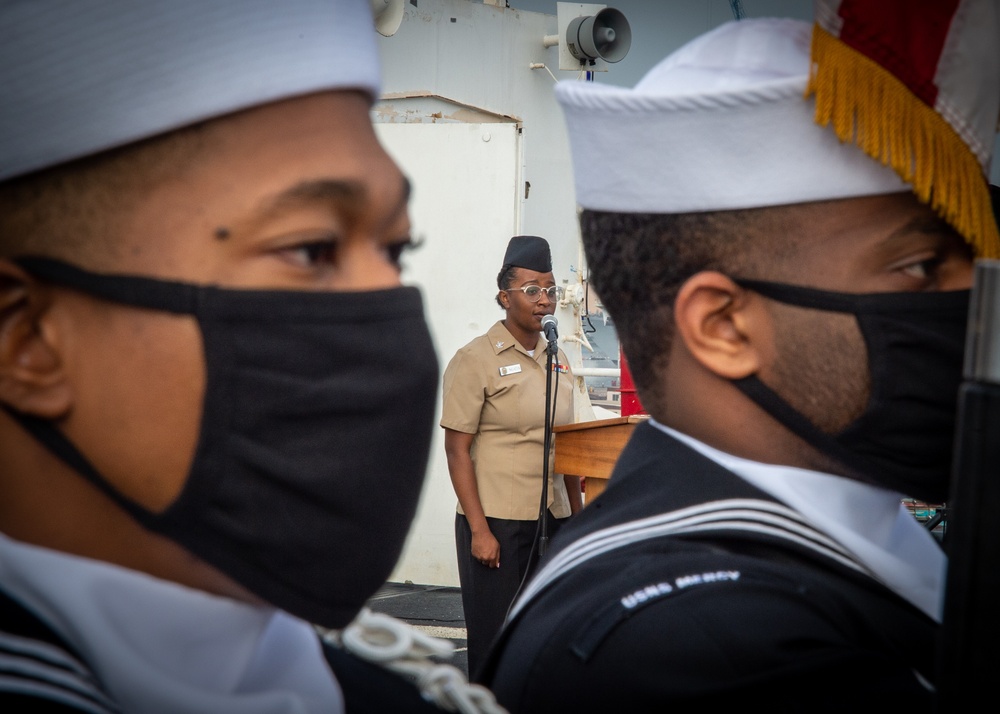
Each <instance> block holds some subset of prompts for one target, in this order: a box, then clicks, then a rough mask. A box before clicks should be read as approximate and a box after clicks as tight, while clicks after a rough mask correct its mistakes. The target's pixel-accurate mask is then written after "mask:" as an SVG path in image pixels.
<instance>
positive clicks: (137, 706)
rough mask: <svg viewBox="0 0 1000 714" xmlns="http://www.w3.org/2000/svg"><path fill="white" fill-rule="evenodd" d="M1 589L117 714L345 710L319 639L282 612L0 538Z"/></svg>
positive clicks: (304, 713) (305, 625) (263, 713)
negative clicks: (72, 656) (87, 674)
mask: <svg viewBox="0 0 1000 714" xmlns="http://www.w3.org/2000/svg"><path fill="white" fill-rule="evenodd" d="M95 527H99V526H95ZM0 585H2V587H3V589H4V590H5V591H7V592H8V593H9V594H10V595H11V596H13V597H14V598H16V599H18V600H20V601H21V602H22V603H23V604H25V605H26V606H27V607H28V608H29V609H31V610H33V611H34V612H35V613H37V614H38V615H39V616H41V617H42V619H43V620H45V621H46V622H47V623H48V624H49V625H50V626H51V627H52V628H53V629H54V630H56V631H57V632H58V633H59V634H60V635H61V636H62V637H63V638H64V639H65V640H66V641H67V642H69V643H70V644H71V645H73V647H75V648H76V649H77V650H78V651H79V652H80V654H81V656H82V657H83V658H84V660H86V662H87V664H88V665H89V666H90V667H91V668H92V669H93V670H94V672H95V673H96V674H97V676H98V678H99V679H100V681H101V682H102V684H103V685H104V686H105V688H106V689H107V691H108V692H109V694H110V696H111V698H112V699H113V700H115V702H116V703H117V704H118V705H119V706H120V707H121V709H122V711H125V712H143V714H160V713H162V714H185V713H187V712H198V713H199V714H203V713H206V712H211V714H230V713H232V714H272V713H274V714H277V713H279V712H280V713H282V714H285V713H289V712H292V713H295V714H312V713H313V712H328V713H329V712H333V713H339V712H343V710H344V704H343V695H342V693H341V691H340V686H339V685H338V684H337V681H336V679H335V678H334V676H333V674H332V672H331V671H330V669H329V667H328V666H327V664H326V661H325V659H324V657H323V653H322V650H321V647H320V644H319V641H318V638H317V636H316V632H315V630H314V629H313V627H312V626H311V625H309V624H308V623H306V622H303V621H302V620H298V619H296V618H293V617H291V616H290V615H288V614H287V613H284V612H281V611H280V610H275V609H273V608H269V607H257V606H253V605H249V604H246V603H242V602H238V601H236V600H231V599H229V598H224V597H217V596H214V595H209V594H207V593H204V592H202V591H200V590H194V589H191V588H186V587H184V586H181V585H177V584H175V583H171V582H167V581H164V580H159V579H157V578H153V577H151V576H148V575H145V574H143V573H139V572H136V571H132V570H128V569H125V568H121V567H118V566H115V565H110V564H108V563H103V562H100V561H95V560H89V559H86V558H79V557H76V556H71V555H67V554H65V553H60V552H57V551H53V550H49V549H46V548H39V547H36V546H32V545H27V544H25V543H21V542H18V541H15V540H12V539H10V538H7V537H5V536H3V535H2V534H0Z"/></svg>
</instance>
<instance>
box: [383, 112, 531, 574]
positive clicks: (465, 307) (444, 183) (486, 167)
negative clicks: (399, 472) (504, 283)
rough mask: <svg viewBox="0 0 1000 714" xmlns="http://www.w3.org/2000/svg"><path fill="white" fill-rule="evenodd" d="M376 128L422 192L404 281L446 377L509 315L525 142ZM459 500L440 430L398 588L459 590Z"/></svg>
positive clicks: (465, 132) (487, 130)
mask: <svg viewBox="0 0 1000 714" xmlns="http://www.w3.org/2000/svg"><path fill="white" fill-rule="evenodd" d="M375 127H376V131H377V133H378V135H379V138H380V139H381V140H382V142H383V144H384V145H385V147H386V150H387V151H388V152H389V154H390V155H392V157H393V158H394V159H395V160H396V162H397V163H398V164H399V165H400V167H401V168H402V170H403V172H404V173H405V174H406V176H407V177H408V178H409V179H410V181H411V183H412V184H413V193H412V197H411V201H410V216H411V219H412V222H413V235H414V237H416V238H418V239H422V240H423V241H424V245H423V247H422V248H420V249H419V250H417V251H415V252H413V253H411V254H408V255H407V256H406V257H405V258H404V266H405V267H404V272H403V280H404V282H406V283H408V284H413V285H417V286H419V287H420V288H422V289H423V292H424V301H425V306H426V310H427V318H428V321H429V323H430V326H431V331H432V333H433V335H434V340H435V344H436V346H437V350H438V358H439V359H440V361H441V369H442V371H443V370H444V367H445V366H446V365H447V363H448V360H449V359H451V357H452V355H453V354H454V353H455V351H456V350H457V349H458V348H459V347H461V346H462V345H464V344H465V343H467V342H469V341H470V340H471V339H473V338H474V337H476V336H478V335H481V334H483V333H484V332H486V330H487V329H488V328H489V327H490V325H492V324H493V323H494V322H496V321H497V320H498V319H500V318H501V317H503V312H502V311H501V309H500V308H499V307H498V306H497V304H496V301H495V299H494V297H495V295H496V292H497V286H496V276H497V273H498V272H499V271H500V265H501V262H502V261H503V254H504V251H505V250H506V247H507V241H509V240H510V237H511V236H513V235H517V234H518V233H519V229H518V228H519V225H520V205H521V198H520V193H521V192H520V190H519V184H520V164H521V152H520V134H519V131H518V127H517V125H516V124H514V123H484V124H455V123H451V124H431V123H424V124H389V123H383V124H376V125H375ZM439 394H440V392H439ZM439 417H440V396H439V399H438V412H437V417H436V418H439ZM435 423H436V422H435ZM388 448H391V445H389V447H388ZM388 497H390V498H391V494H390V495H388ZM456 502H457V501H456V498H455V492H454V491H453V490H452V487H451V480H450V479H449V477H448V467H447V463H446V461H445V456H444V435H443V430H441V429H440V428H437V429H435V433H434V441H433V443H432V445H431V458H430V465H429V467H428V471H427V481H426V483H425V485H424V490H423V496H422V498H421V503H420V507H419V510H418V512H417V517H416V520H415V521H414V523H413V527H412V528H411V531H410V536H409V538H408V540H407V543H406V547H405V549H404V551H403V555H402V558H401V559H400V562H399V563H398V564H397V566H396V570H395V572H394V573H393V574H392V576H391V577H390V580H392V581H394V582H404V581H407V580H409V581H411V582H413V583H419V584H429V585H458V568H457V565H456V562H455V536H454V530H455V528H454V524H455V504H456Z"/></svg>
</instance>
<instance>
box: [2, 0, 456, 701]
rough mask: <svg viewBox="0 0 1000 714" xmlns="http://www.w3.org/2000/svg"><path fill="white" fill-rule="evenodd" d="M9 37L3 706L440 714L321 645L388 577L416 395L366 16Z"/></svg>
mask: <svg viewBox="0 0 1000 714" xmlns="http://www.w3.org/2000/svg"><path fill="white" fill-rule="evenodd" d="M0 27H2V28H3V38H4V39H3V42H2V43H0V86H2V87H3V101H2V102H0V405H2V410H0V709H2V710H3V711H42V710H44V711H86V712H118V711H125V712H148V713H155V712H165V713H166V712H169V713H171V714H177V713H180V712H211V713H212V714H222V713H224V712H239V713H240V714H254V713H262V712H337V711H343V710H345V707H346V709H347V710H350V711H362V710H365V707H372V709H373V710H375V711H410V710H412V711H440V710H439V709H438V708H437V707H435V706H433V705H431V704H430V703H428V702H427V701H425V700H424V699H423V698H422V697H421V696H420V693H419V692H418V691H417V689H416V688H415V687H413V686H412V685H411V684H410V683H408V682H406V681H404V680H403V679H402V678H399V677H397V676H396V675H391V676H384V675H385V673H384V672H383V670H378V669H376V668H375V667H373V666H372V665H369V664H368V663H366V662H364V661H361V660H360V659H356V658H352V657H348V656H347V655H346V653H345V652H343V651H341V650H339V649H337V650H334V649H333V648H331V647H329V646H326V645H325V644H322V643H321V641H320V639H319V637H318V634H317V627H322V628H337V629H339V628H343V627H344V626H345V625H347V624H348V623H349V622H351V621H352V619H353V618H354V617H355V615H356V614H358V612H359V610H361V608H362V606H363V604H364V603H365V602H366V600H367V598H369V597H370V596H371V595H372V594H373V593H374V592H375V590H376V589H377V588H378V587H379V586H380V585H381V584H382V583H383V582H384V581H385V579H386V577H387V576H388V575H389V573H390V570H391V568H392V567H393V566H394V564H395V562H396V559H397V557H398V555H399V553H400V550H401V547H402V543H403V539H404V537H405V535H406V533H407V530H408V528H409V526H410V523H411V520H412V518H413V515H414V512H415V508H416V504H417V499H418V496H419V493H420V489H421V485H422V481H423V476H424V469H425V467H426V463H427V457H428V450H429V443H430V438H431V431H432V428H433V418H434V407H435V399H436V392H437V385H438V365H437V359H436V355H435V351H434V348H433V344H432V341H431V338H430V335H429V332H428V328H427V325H426V324H425V321H424V316H423V307H422V304H421V298H420V294H419V292H418V290H417V289H416V288H413V287H402V286H401V281H400V256H401V254H402V253H403V252H404V251H406V249H407V247H408V246H409V244H410V239H409V237H408V235H409V222H408V212H407V199H408V195H409V186H408V183H407V181H406V179H405V177H404V176H403V175H402V173H401V172H400V170H399V168H398V167H397V166H396V165H395V163H394V162H393V161H392V160H391V159H390V158H389V156H388V155H387V154H386V152H385V151H384V150H383V149H382V147H381V146H380V144H379V143H378V141H377V139H376V136H375V133H374V131H373V127H372V125H371V120H370V117H369V110H370V108H371V106H372V103H373V102H374V101H375V99H376V98H377V97H378V95H379V81H380V80H379V69H378V62H377V48H376V43H375V37H374V30H373V25H372V14H371V9H370V6H369V3H368V2H366V1H365V0H293V1H291V2H287V3H281V4H280V6H278V5H275V4H274V3H271V2H269V1H268V0H251V1H250V2H247V1H246V0H238V1H237V0H220V1H218V2H211V3H204V2H201V1H200V0H164V1H162V2H159V1H158V2H143V3H135V2H126V1H117V2H102V3H76V2H58V1H54V0H43V1H40V2H27V3H24V2H22V3H18V2H13V3H9V2H8V3H3V4H2V6H0ZM328 660H329V662H328ZM332 667H333V668H336V669H337V672H338V674H336V675H335V674H334V671H333V669H332ZM373 672H374V673H377V674H373ZM378 674H381V675H383V676H381V677H379V676H378ZM359 692H360V693H361V695H363V696H365V697H374V695H376V694H377V695H380V696H383V697H386V698H387V699H388V701H389V702H391V703H389V704H386V703H385V700H383V699H380V698H378V697H374V698H371V699H362V700H358V699H357V696H356V695H357V694H358V693H359Z"/></svg>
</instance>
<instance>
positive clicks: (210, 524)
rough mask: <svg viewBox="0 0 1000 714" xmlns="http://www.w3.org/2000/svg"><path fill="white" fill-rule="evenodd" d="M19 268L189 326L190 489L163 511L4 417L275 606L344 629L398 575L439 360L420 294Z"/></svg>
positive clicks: (48, 436) (425, 450)
mask: <svg viewBox="0 0 1000 714" xmlns="http://www.w3.org/2000/svg"><path fill="white" fill-rule="evenodd" d="M18 262H19V263H20V265H21V266H22V267H23V268H24V269H25V270H27V271H28V272H29V273H31V274H33V275H35V276H37V277H39V278H41V279H43V280H47V281H49V282H53V283H57V284H61V285H65V286H68V287H71V288H75V289H78V290H81V291H83V292H86V293H88V294H91V295H94V296H96V297H99V298H103V299H107V300H112V301H115V302H119V303H124V304H127V305H133V306H137V307H144V308H150V309H154V310H164V311H169V312H173V313H178V314H190V315H193V316H195V318H196V319H197V321H198V324H199V327H200V329H201V334H202V339H203V341H204V350H205V362H206V366H207V382H206V389H205V397H204V405H203V410H202V423H201V429H200V434H199V440H198V446H197V449H196V452H195V455H194V460H193V462H192V465H191V468H190V471H189V474H188V477H187V482H186V484H185V486H184V488H183V490H182V492H181V494H180V495H179V496H178V498H177V499H176V500H175V501H174V503H172V504H171V505H170V506H169V507H168V508H167V509H166V510H165V511H163V512H162V513H153V512H151V511H149V510H147V509H145V508H144V507H143V506H141V505H139V504H137V503H135V502H134V501H132V500H131V499H129V498H128V497H126V496H124V495H123V494H121V493H120V492H119V491H118V490H117V489H115V488H114V487H113V486H112V485H111V484H110V483H108V481H107V479H105V478H104V477H102V476H101V475H100V474H99V473H97V471H96V470H95V468H94V467H93V466H92V465H91V464H90V463H89V462H88V461H87V459H86V458H85V457H84V456H83V455H82V454H81V453H80V452H79V451H78V450H77V449H76V448H75V447H74V446H73V444H71V443H70V442H69V441H68V440H67V439H66V437H65V436H64V435H63V434H62V433H61V432H60V431H59V430H57V429H56V428H55V427H54V426H53V425H52V424H51V423H49V422H47V421H44V420H40V419H37V418H34V417H30V416H27V415H24V414H19V413H16V412H12V413H13V415H14V416H15V418H17V419H18V420H19V421H20V422H21V423H22V424H23V425H24V426H25V427H26V428H28V429H29V431H30V432H31V433H32V434H33V435H34V436H35V437H36V438H37V439H39V440H40V441H41V442H42V443H43V444H44V445H45V446H46V447H47V448H48V449H49V450H50V451H52V452H54V453H55V454H57V455H58V456H59V457H60V458H62V459H63V460H64V461H66V462H67V463H68V464H69V465H70V466H72V467H73V468H74V469H75V470H77V471H78V472H80V473H81V474H83V475H84V476H85V477H87V478H88V479H89V480H90V481H91V482H92V483H94V484H95V485H96V486H97V487H99V488H100V489H101V490H102V491H103V492H104V493H106V494H107V495H108V496H110V497H111V498H113V499H114V500H115V501H116V502H117V503H118V504H119V505H120V506H121V507H122V508H124V509H125V510H126V511H128V512H129V513H130V514H131V515H132V516H133V517H134V518H135V519H136V520H137V521H139V522H140V523H141V524H142V525H143V526H145V527H146V528H148V529H149V530H151V531H155V532H156V533H160V534H163V535H165V536H167V537H168V538H170V539H172V540H174V541H176V542H177V543H180V544H181V545H182V546H184V547H185V548H186V549H187V550H189V551H190V552H192V553H194V554H195V555H197V556H198V557H199V558H201V559H203V560H204V561H206V562H208V563H210V564H211V565H214V566H215V567H216V568H218V569H219V570H221V571H222V572H224V573H226V574H227V575H229V576H230V577H231V578H233V579H234V580H235V581H237V582H239V583H240V584H241V585H243V586H244V587H245V588H247V589H248V590H250V591H251V592H253V593H255V594H256V595H258V596H260V597H261V598H263V599H265V600H267V601H269V602H270V603H272V604H274V605H275V606H277V607H279V608H282V609H285V610H287V611H289V612H291V613H293V614H295V615H298V616H299V617H302V618H304V619H306V620H309V621H311V622H314V623H317V624H320V625H323V626H326V627H334V628H339V627H343V626H344V625H346V624H347V623H348V622H349V621H350V620H351V619H352V618H353V617H354V616H355V615H356V614H357V612H358V610H359V609H360V608H361V607H362V606H363V605H364V603H365V601H366V600H367V599H368V598H369V597H370V596H371V595H372V594H373V593H374V592H375V591H376V590H377V589H378V588H379V587H380V586H381V585H382V584H383V583H384V582H385V580H386V578H388V576H389V574H390V573H391V570H392V568H393V567H394V566H395V564H396V560H397V558H398V557H399V554H400V551H401V549H402V545H403V541H404V539H405V537H406V534H407V532H408V530H409V527H410V523H411V521H412V519H413V516H414V513H415V511H416V506H417V501H418V498H419V496H420V490H421V487H422V485H423V479H424V472H425V469H426V466H427V458H428V455H429V448H430V440H431V431H432V428H433V419H434V409H435V403H436V395H437V386H438V362H437V356H436V353H435V350H434V345H433V343H432V340H431V336H430V334H429V332H428V328H427V324H426V322H425V320H424V314H423V306H422V302H421V299H420V293H419V291H418V290H417V289H416V288H412V287H403V288H395V289H390V290H379V291H374V292H364V293H325V292H323V293H321V292H300V291H278V290H231V289H221V288H217V287H211V286H200V285H191V284H186V283H176V282H168V281H162V280H153V279H150V278H143V277H134V276H120V275H116V276H111V275H98V274H93V273H88V272H85V271H83V270H80V269H78V268H75V267H73V266H71V265H67V264H65V263H61V262H58V261H53V260H48V259H38V258H31V259H22V260H19V261H18ZM108 368H109V369H114V365H108ZM95 527H100V524H95Z"/></svg>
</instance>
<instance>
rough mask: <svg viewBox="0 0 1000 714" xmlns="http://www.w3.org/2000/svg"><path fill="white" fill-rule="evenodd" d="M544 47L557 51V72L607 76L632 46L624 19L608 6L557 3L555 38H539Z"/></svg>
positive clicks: (630, 29) (618, 12) (623, 16)
mask: <svg viewBox="0 0 1000 714" xmlns="http://www.w3.org/2000/svg"><path fill="white" fill-rule="evenodd" d="M542 44H543V45H544V46H545V47H555V46H558V47H559V69H562V70H587V71H589V72H607V71H608V65H607V63H608V62H619V61H621V59H622V58H624V57H625V55H627V54H628V51H629V47H630V46H631V45H632V28H630V27H629V24H628V20H626V19H625V15H624V14H622V13H621V12H620V11H618V10H615V9H614V8H609V7H608V6H607V5H593V4H587V3H571V2H557V3H556V34H555V35H545V36H544V37H543V38H542Z"/></svg>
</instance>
